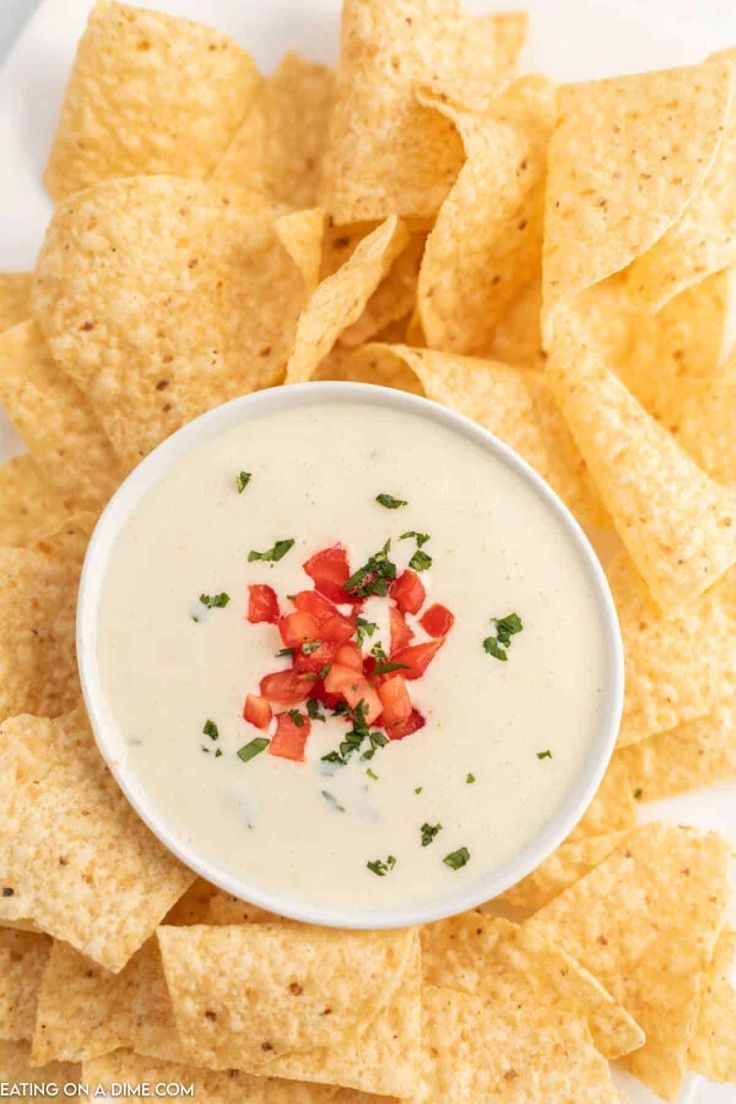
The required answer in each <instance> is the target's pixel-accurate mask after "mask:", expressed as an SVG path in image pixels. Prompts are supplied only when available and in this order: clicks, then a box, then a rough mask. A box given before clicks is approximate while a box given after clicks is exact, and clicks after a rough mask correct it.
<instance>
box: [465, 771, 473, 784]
mask: <svg viewBox="0 0 736 1104" xmlns="http://www.w3.org/2000/svg"><path fill="white" fill-rule="evenodd" d="M465 781H466V782H467V784H468V785H469V786H472V784H473V782H475V775H474V774H471V773H470V772H468V773H467V774H466V775H465Z"/></svg>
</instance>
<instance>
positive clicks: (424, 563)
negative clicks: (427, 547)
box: [409, 548, 432, 571]
mask: <svg viewBox="0 0 736 1104" xmlns="http://www.w3.org/2000/svg"><path fill="white" fill-rule="evenodd" d="M431 566H432V557H431V556H428V555H427V553H426V552H422V550H421V548H417V550H416V552H415V553H414V555H413V556H412V558H411V559H410V560H409V567H410V568H411V569H412V570H413V571H427V570H428V568H430V567H431Z"/></svg>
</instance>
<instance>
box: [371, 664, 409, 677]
mask: <svg viewBox="0 0 736 1104" xmlns="http://www.w3.org/2000/svg"><path fill="white" fill-rule="evenodd" d="M408 670H409V664H408V663H377V664H376V666H375V667H374V669H373V674H374V675H390V674H391V672H392V671H408Z"/></svg>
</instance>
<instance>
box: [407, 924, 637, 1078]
mask: <svg viewBox="0 0 736 1104" xmlns="http://www.w3.org/2000/svg"><path fill="white" fill-rule="evenodd" d="M421 937H422V969H423V974H424V983H425V985H438V986H446V987H448V988H450V989H461V990H463V992H466V993H474V994H477V995H478V996H482V997H486V998H487V999H488V1000H490V1001H493V1002H494V1003H497V1004H500V1005H504V1004H505V1005H508V1006H514V1005H517V1006H518V1005H523V1006H524V1007H534V1008H549V1009H554V1010H556V1011H558V1012H569V1013H571V1014H573V1015H577V1016H581V1017H582V1018H584V1019H586V1020H587V1021H588V1026H589V1027H590V1031H591V1034H592V1036H593V1040H594V1042H595V1044H596V1046H597V1047H598V1049H599V1050H600V1051H601V1053H602V1054H603V1055H605V1057H606V1058H609V1059H613V1058H618V1057H620V1056H621V1055H622V1054H627V1053H628V1052H629V1051H632V1050H635V1049H636V1048H637V1047H640V1046H641V1045H642V1043H643V1042H644V1033H643V1031H642V1030H641V1029H640V1028H639V1027H638V1026H637V1024H635V1023H634V1021H633V1020H632V1018H631V1016H629V1014H628V1012H626V1011H625V1010H624V1009H623V1008H621V1007H620V1005H617V1004H616V1002H615V1001H614V999H613V998H612V997H611V996H610V994H609V993H607V992H606V991H605V989H604V988H603V987H602V986H601V985H600V984H599V983H598V981H596V979H595V978H594V977H592V975H591V974H589V973H588V971H587V970H585V969H583V967H581V966H580V965H579V964H578V963H577V962H575V960H574V959H573V958H571V957H570V955H568V954H567V953H566V952H565V951H563V950H561V949H560V948H559V947H556V946H555V945H554V943H550V942H549V941H548V940H546V939H545V938H544V937H543V936H539V935H536V934H535V933H534V932H531V931H529V930H528V929H527V928H524V927H519V926H518V925H516V924H512V923H510V922H509V921H508V920H503V919H501V918H500V917H497V916H485V915H483V914H481V913H479V912H464V913H462V914H461V915H460V916H454V917H452V918H451V919H449V920H441V921H440V922H439V923H437V924H428V925H426V926H425V927H423V928H422V930H421Z"/></svg>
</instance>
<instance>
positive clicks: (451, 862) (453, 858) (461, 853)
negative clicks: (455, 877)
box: [442, 847, 470, 870]
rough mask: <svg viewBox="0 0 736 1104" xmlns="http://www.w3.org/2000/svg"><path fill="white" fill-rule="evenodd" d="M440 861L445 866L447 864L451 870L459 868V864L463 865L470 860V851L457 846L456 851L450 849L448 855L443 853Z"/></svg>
mask: <svg viewBox="0 0 736 1104" xmlns="http://www.w3.org/2000/svg"><path fill="white" fill-rule="evenodd" d="M442 861H443V863H444V864H445V866H449V867H450V868H451V869H452V870H459V869H460V867H461V866H465V864H466V863H467V862H469V861H470V852H469V851H468V849H467V847H459V848H458V849H457V851H451V852H450V854H449V855H445V857H444V859H443V860H442Z"/></svg>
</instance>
